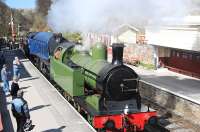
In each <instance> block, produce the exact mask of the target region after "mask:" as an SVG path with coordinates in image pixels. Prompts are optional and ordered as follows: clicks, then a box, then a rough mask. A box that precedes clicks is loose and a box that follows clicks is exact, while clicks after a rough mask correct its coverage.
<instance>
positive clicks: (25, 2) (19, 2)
mask: <svg viewBox="0 0 200 132" xmlns="http://www.w3.org/2000/svg"><path fill="white" fill-rule="evenodd" d="M35 1H36V0H6V4H7V5H8V6H10V7H11V8H25V9H30V8H34V7H35Z"/></svg>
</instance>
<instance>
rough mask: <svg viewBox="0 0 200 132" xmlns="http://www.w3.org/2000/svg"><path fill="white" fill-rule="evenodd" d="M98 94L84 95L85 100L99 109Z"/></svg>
mask: <svg viewBox="0 0 200 132" xmlns="http://www.w3.org/2000/svg"><path fill="white" fill-rule="evenodd" d="M99 100H100V96H99V95H90V96H87V97H86V100H85V101H86V102H87V103H88V104H89V105H91V106H92V107H93V108H94V109H95V110H97V111H98V110H99V102H100V101H99Z"/></svg>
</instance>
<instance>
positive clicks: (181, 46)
mask: <svg viewBox="0 0 200 132" xmlns="http://www.w3.org/2000/svg"><path fill="white" fill-rule="evenodd" d="M146 38H147V41H148V44H149V45H152V46H153V47H154V62H155V66H156V67H158V68H159V67H166V68H168V69H169V70H172V71H175V72H178V73H182V74H186V75H189V76H193V77H198V78H200V70H199V67H200V26H199V25H184V26H179V27H177V26H176V27H163V28H160V29H159V30H154V29H151V28H149V29H147V30H146Z"/></svg>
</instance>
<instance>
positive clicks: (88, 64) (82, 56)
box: [71, 48, 108, 89]
mask: <svg viewBox="0 0 200 132" xmlns="http://www.w3.org/2000/svg"><path fill="white" fill-rule="evenodd" d="M101 50H102V49H101ZM104 50H106V48H104ZM94 51H97V50H94ZM98 52H99V51H98ZM104 52H105V53H106V51H104ZM93 55H94V54H93ZM102 56H104V55H99V58H100V57H102ZM95 58H97V56H96V57H95ZM71 60H72V61H73V62H74V63H76V64H77V65H79V66H81V67H83V68H85V69H87V70H90V71H92V72H93V73H95V74H97V75H98V74H99V72H100V71H101V69H102V68H103V67H104V66H105V65H106V64H107V63H108V62H107V60H106V59H105V57H103V59H94V58H93V57H92V56H91V55H89V53H87V52H77V51H75V52H74V54H73V55H72V56H71ZM84 75H85V81H86V83H87V84H88V85H90V86H91V87H92V88H93V89H95V88H96V80H95V79H96V76H95V75H92V74H91V73H88V72H87V71H85V72H84ZM88 76H91V77H92V78H94V79H91V78H90V77H88Z"/></svg>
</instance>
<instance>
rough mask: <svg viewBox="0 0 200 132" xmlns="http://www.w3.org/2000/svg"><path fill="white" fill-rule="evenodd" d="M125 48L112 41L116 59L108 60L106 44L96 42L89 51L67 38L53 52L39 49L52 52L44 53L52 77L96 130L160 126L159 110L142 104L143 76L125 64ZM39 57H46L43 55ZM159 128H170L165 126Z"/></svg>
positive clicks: (38, 56)
mask: <svg viewBox="0 0 200 132" xmlns="http://www.w3.org/2000/svg"><path fill="white" fill-rule="evenodd" d="M40 39H42V38H40ZM38 41H39V42H40V40H38ZM47 42H49V41H47ZM40 44H41V43H38V44H37V45H40ZM29 45H30V44H29ZM35 45H36V44H35ZM42 45H44V44H42ZM46 45H47V47H48V46H49V47H51V46H50V45H48V43H46ZM53 47H55V45H54V46H53ZM29 48H33V47H31V46H29ZM123 48H124V45H123V44H122V43H115V44H112V54H113V57H112V62H108V61H107V48H106V46H105V45H104V44H102V43H96V44H94V45H93V46H92V48H91V49H90V50H88V51H87V50H82V49H81V48H80V45H77V44H75V43H72V42H66V41H65V42H62V43H59V44H58V43H56V48H54V51H53V52H52V53H50V52H49V51H48V50H40V51H39V52H48V53H42V54H45V55H49V56H48V59H47V60H48V62H49V65H48V66H46V67H50V73H49V76H50V78H51V79H52V80H53V81H55V82H56V83H57V84H58V85H59V86H60V89H61V90H62V93H63V95H64V97H65V98H66V99H67V100H68V101H70V102H71V103H72V104H73V105H74V107H75V108H76V109H77V110H78V111H79V112H80V113H82V114H83V115H84V116H85V117H86V118H87V120H88V121H89V122H90V123H91V125H92V126H93V127H94V128H95V129H97V130H98V131H113V132H115V131H118V132H121V131H122V132H129V131H147V132H152V130H154V129H152V128H158V126H159V125H158V124H157V113H156V111H154V110H152V109H149V108H148V107H147V106H144V105H142V104H141V97H140V93H139V86H138V83H139V82H138V81H139V76H138V75H137V73H136V72H135V71H134V70H133V69H131V68H129V67H128V66H126V65H124V64H123ZM33 49H34V50H36V49H37V48H33ZM31 50H32V49H30V51H31ZM32 51H33V50H32ZM35 57H37V58H39V59H41V58H42V56H40V54H35ZM40 70H42V69H40ZM46 71H47V72H48V70H46ZM159 131H160V132H161V131H162V132H165V131H166V130H165V129H164V128H161V129H159ZM159 131H158V132H159Z"/></svg>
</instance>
